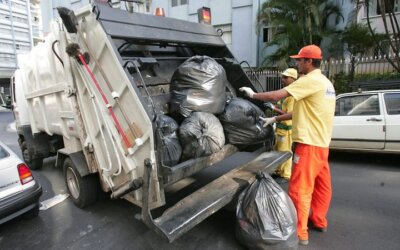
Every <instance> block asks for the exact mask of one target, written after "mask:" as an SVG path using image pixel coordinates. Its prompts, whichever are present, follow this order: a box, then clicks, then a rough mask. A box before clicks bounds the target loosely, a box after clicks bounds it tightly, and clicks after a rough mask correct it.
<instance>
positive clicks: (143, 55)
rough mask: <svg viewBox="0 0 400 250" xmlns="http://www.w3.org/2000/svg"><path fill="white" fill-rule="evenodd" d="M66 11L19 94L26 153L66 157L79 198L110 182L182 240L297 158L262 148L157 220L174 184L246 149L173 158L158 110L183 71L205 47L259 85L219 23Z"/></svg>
mask: <svg viewBox="0 0 400 250" xmlns="http://www.w3.org/2000/svg"><path fill="white" fill-rule="evenodd" d="M64 11H65V9H64ZM66 13H67V14H65V15H64V16H62V17H63V22H64V26H63V25H61V24H60V23H53V24H52V32H51V34H49V35H48V36H47V37H46V39H45V42H44V43H42V44H40V45H38V46H36V47H35V48H34V49H32V51H31V53H30V54H28V55H24V56H21V57H20V58H19V70H17V71H16V73H15V77H14V80H15V81H14V83H13V87H12V91H13V93H12V98H13V110H14V114H15V118H16V120H17V123H16V124H17V130H18V134H19V143H20V146H21V150H22V151H23V155H24V160H25V161H26V162H27V163H28V165H29V166H30V167H31V168H33V169H37V168H40V166H41V163H42V160H43V158H44V157H47V156H50V155H55V154H57V161H56V165H57V166H63V168H64V174H65V179H66V185H67V187H68V190H69V192H70V193H71V197H72V200H73V201H74V203H75V204H76V205H78V206H80V207H84V206H86V205H89V204H91V203H93V202H94V201H95V199H96V192H97V189H96V187H95V186H96V183H99V180H100V184H101V187H102V190H103V191H106V192H110V193H111V197H112V198H124V199H126V200H128V201H130V202H132V203H134V204H136V205H138V206H140V207H142V219H143V221H144V222H145V223H146V224H147V225H148V226H149V227H151V228H152V229H154V230H155V231H157V232H158V233H159V234H160V235H163V236H165V237H166V238H167V239H168V240H169V241H173V240H174V239H176V238H177V237H179V236H180V235H181V234H183V233H184V232H186V231H187V230H189V229H190V228H192V227H193V226H195V225H196V224H198V223H199V222H201V221H202V220H204V219H205V218H207V217H208V216H210V215H211V214H213V213H214V212H216V211H217V210H218V209H220V208H222V207H223V206H225V205H226V204H228V203H229V202H231V201H232V200H233V199H234V198H235V197H236V195H237V194H238V192H239V191H240V190H243V188H244V187H245V186H246V183H247V184H248V183H250V182H251V181H252V180H253V179H254V176H255V174H256V173H257V172H258V171H261V170H265V169H267V168H272V167H275V166H277V165H279V164H280V163H281V162H283V161H285V160H286V159H288V158H289V157H290V153H284V152H264V153H262V152H261V151H260V152H261V154H260V155H259V156H258V157H257V158H256V159H255V160H253V161H250V162H249V163H247V164H244V165H241V166H239V167H237V168H236V169H234V170H232V171H231V172H229V173H228V174H226V175H224V176H222V177H220V178H218V179H216V180H214V181H213V182H211V183H209V184H208V185H206V186H204V187H203V188H202V189H200V190H198V191H196V192H194V193H192V194H191V195H189V196H188V197H186V198H184V199H183V200H182V201H180V202H178V203H177V204H176V205H175V206H173V207H171V208H169V209H168V210H167V211H165V213H164V214H163V215H162V216H161V217H159V218H157V219H154V220H153V218H152V216H151V213H150V210H151V209H152V208H157V207H161V206H163V205H164V204H165V203H166V201H165V194H164V187H166V186H168V185H171V184H173V183H175V182H177V181H179V180H182V179H184V178H186V177H188V176H191V175H193V174H195V173H196V172H198V171H200V170H201V169H204V168H206V167H210V166H213V165H214V164H216V163H218V162H220V161H222V160H224V159H225V158H227V157H229V156H230V155H232V154H234V153H236V152H237V151H238V149H237V148H236V147H235V146H233V145H225V146H224V148H223V149H222V150H220V152H217V153H215V154H213V155H211V156H207V157H200V158H196V159H190V160H187V161H185V162H181V163H179V164H178V165H176V166H172V167H168V166H165V165H163V163H162V159H161V157H160V155H161V150H162V149H161V148H160V144H161V143H160V139H159V134H158V132H157V131H158V130H157V127H156V125H155V123H154V117H155V114H156V110H157V111H160V112H161V111H163V110H164V109H165V106H166V105H167V104H168V100H169V99H168V98H169V79H170V77H171V75H172V74H173V72H174V69H176V67H177V66H179V65H180V64H181V63H182V62H183V61H184V60H185V59H187V57H188V56H191V55H192V54H205V55H208V56H212V57H214V58H217V60H220V62H221V64H222V65H223V66H224V68H225V70H226V72H227V78H228V80H229V81H230V83H231V84H232V85H233V86H234V88H236V89H238V88H239V87H241V86H243V85H245V86H246V85H247V86H252V84H251V82H250V80H249V79H248V78H247V76H246V75H245V73H244V72H243V70H242V69H241V67H240V65H239V64H238V63H237V62H236V61H235V60H234V58H233V56H232V54H231V53H230V52H229V50H228V49H227V47H226V45H225V44H224V43H223V41H222V39H221V37H220V36H219V35H218V34H217V32H216V31H215V30H214V29H213V28H212V27H211V26H207V25H202V24H195V23H190V22H185V21H180V20H176V19H168V18H164V17H156V16H150V15H145V14H138V13H127V12H124V11H121V10H115V9H112V8H109V7H108V6H105V5H102V4H97V3H95V4H94V5H93V6H90V5H88V6H86V7H84V8H82V9H80V10H78V11H76V12H75V13H74V12H72V11H67V12H66ZM71 23H72V25H71ZM73 44H75V45H76V44H77V45H78V46H79V48H80V52H81V53H82V54H84V53H87V54H88V56H89V62H88V68H86V66H85V65H82V61H79V60H77V59H76V58H75V57H70V56H69V55H68V54H67V53H66V48H67V47H68V46H69V45H73ZM58 57H59V58H58ZM91 72H92V73H91ZM91 74H93V75H91ZM107 102H108V104H106V103H107ZM112 113H114V114H112ZM238 178H239V179H243V182H238V181H236V180H237V179H238ZM205 194H207V195H206V196H205Z"/></svg>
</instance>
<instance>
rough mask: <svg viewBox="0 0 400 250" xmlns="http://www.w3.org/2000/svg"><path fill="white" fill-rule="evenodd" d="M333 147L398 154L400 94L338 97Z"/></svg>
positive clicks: (365, 93)
mask: <svg viewBox="0 0 400 250" xmlns="http://www.w3.org/2000/svg"><path fill="white" fill-rule="evenodd" d="M330 147H331V148H332V149H343V150H356V151H360V150H362V151H374V152H387V153H399V152H400V90H378V91H366V92H357V93H346V94H341V95H338V96H337V98H336V112H335V118H334V122H333V134H332V141H331V144H330Z"/></svg>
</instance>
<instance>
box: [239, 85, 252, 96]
mask: <svg viewBox="0 0 400 250" xmlns="http://www.w3.org/2000/svg"><path fill="white" fill-rule="evenodd" d="M239 91H242V92H244V93H245V94H246V95H247V96H248V97H250V98H253V96H254V94H255V93H254V91H253V90H252V89H251V88H249V87H241V88H240V89H239Z"/></svg>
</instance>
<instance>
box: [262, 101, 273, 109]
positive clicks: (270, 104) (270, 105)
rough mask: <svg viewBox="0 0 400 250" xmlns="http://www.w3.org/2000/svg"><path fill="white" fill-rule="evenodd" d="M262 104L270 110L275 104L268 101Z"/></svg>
mask: <svg viewBox="0 0 400 250" xmlns="http://www.w3.org/2000/svg"><path fill="white" fill-rule="evenodd" d="M264 106H265V107H266V108H268V109H270V110H274V109H275V105H274V104H272V103H270V102H265V103H264Z"/></svg>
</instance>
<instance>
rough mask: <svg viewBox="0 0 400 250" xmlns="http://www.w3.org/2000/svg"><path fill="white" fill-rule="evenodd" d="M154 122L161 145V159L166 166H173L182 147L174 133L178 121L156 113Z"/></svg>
mask: <svg viewBox="0 0 400 250" xmlns="http://www.w3.org/2000/svg"><path fill="white" fill-rule="evenodd" d="M156 122H157V127H158V129H159V131H160V136H161V140H162V145H163V146H162V161H163V163H164V165H166V166H174V165H176V164H177V163H178V162H179V160H180V158H181V155H182V147H181V144H180V142H179V138H178V136H177V134H176V131H177V130H178V123H176V121H175V120H174V119H172V118H171V117H169V116H167V115H158V116H157V121H156Z"/></svg>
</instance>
